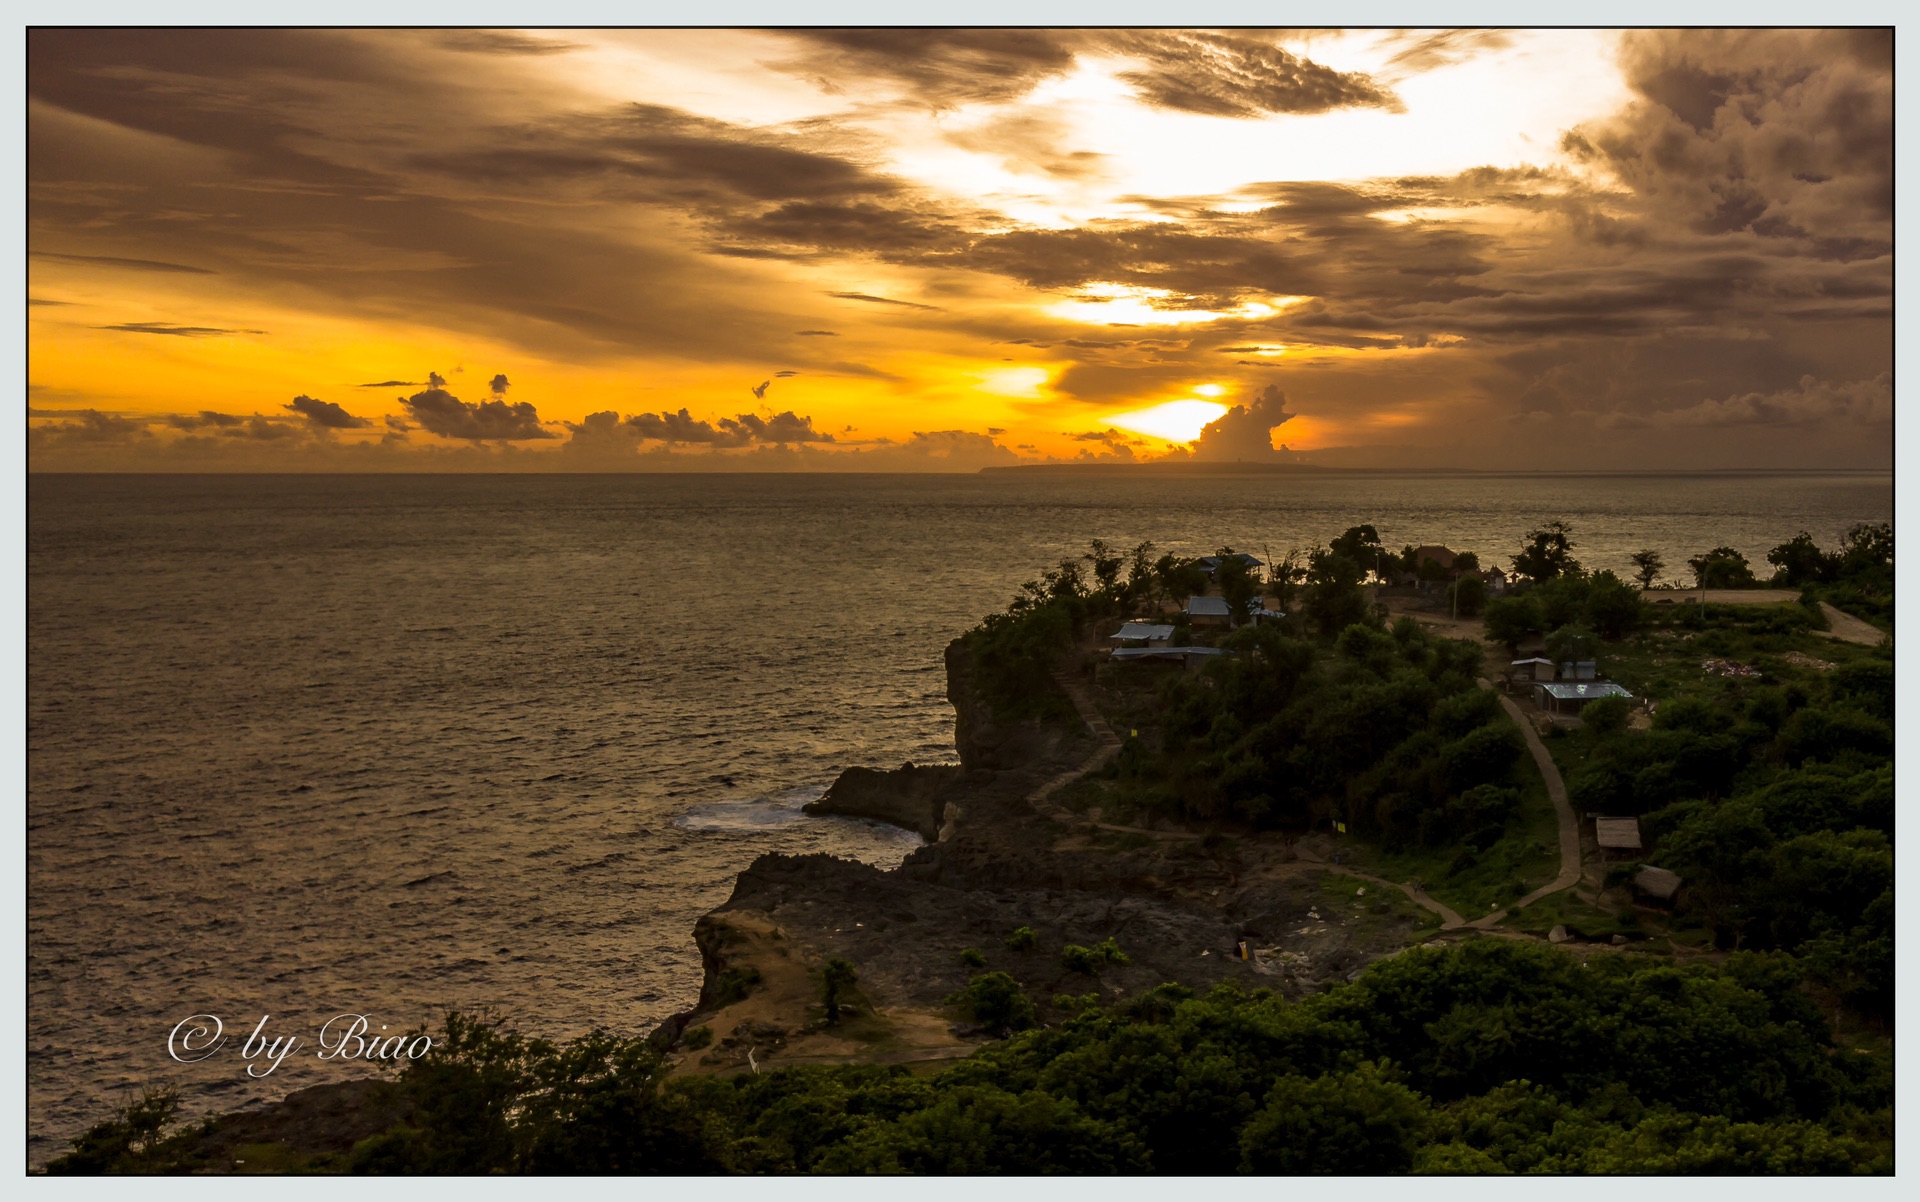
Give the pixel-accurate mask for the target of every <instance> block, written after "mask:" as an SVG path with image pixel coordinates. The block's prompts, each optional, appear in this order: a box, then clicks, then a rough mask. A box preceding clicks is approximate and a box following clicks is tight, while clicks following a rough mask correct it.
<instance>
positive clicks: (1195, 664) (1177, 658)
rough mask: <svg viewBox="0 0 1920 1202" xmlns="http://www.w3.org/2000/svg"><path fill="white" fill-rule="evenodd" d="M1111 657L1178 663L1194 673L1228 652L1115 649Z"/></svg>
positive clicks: (1148, 648) (1209, 649)
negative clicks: (1211, 660) (1210, 660)
mask: <svg viewBox="0 0 1920 1202" xmlns="http://www.w3.org/2000/svg"><path fill="white" fill-rule="evenodd" d="M1109 654H1111V656H1112V657H1113V658H1114V659H1115V660H1118V661H1120V662H1122V663H1125V662H1128V661H1144V662H1147V663H1177V664H1182V665H1184V666H1185V667H1186V669H1187V671H1189V672H1192V671H1196V670H1197V669H1199V668H1201V667H1202V666H1204V665H1205V664H1206V662H1207V661H1208V660H1209V659H1212V658H1214V657H1215V656H1219V655H1227V654H1229V653H1228V652H1226V651H1224V650H1222V649H1220V648H1219V647H1162V646H1148V647H1115V648H1114V649H1113V650H1112V652H1110V653H1109Z"/></svg>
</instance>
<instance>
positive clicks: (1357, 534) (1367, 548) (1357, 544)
mask: <svg viewBox="0 0 1920 1202" xmlns="http://www.w3.org/2000/svg"><path fill="white" fill-rule="evenodd" d="M1327 550H1329V551H1332V552H1333V553H1334V554H1335V555H1344V556H1346V557H1347V558H1348V559H1351V560H1352V561H1353V562H1355V563H1357V564H1359V565H1360V568H1361V570H1362V571H1372V570H1373V566H1374V563H1375V561H1377V560H1378V559H1379V558H1380V554H1381V549H1380V532H1379V531H1378V530H1375V529H1374V528H1373V527H1372V526H1349V527H1347V530H1346V533H1344V534H1342V535H1341V536H1340V537H1339V538H1336V539H1334V540H1333V542H1331V543H1329V544H1328V546H1327Z"/></svg>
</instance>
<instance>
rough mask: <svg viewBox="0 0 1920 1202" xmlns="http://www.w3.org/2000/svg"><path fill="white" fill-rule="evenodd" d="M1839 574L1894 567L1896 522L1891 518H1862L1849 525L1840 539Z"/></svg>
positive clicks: (1859, 573) (1852, 573)
mask: <svg viewBox="0 0 1920 1202" xmlns="http://www.w3.org/2000/svg"><path fill="white" fill-rule="evenodd" d="M1837 558H1838V559H1839V565H1838V572H1839V575H1841V576H1843V577H1845V576H1859V575H1863V574H1867V573H1878V572H1884V571H1891V570H1892V569H1893V526H1892V524H1891V523H1888V522H1871V523H1869V522H1863V523H1861V524H1860V525H1858V526H1854V527H1853V528H1851V529H1849V530H1848V531H1847V533H1846V535H1845V537H1843V538H1842V539H1841V540H1840V550H1839V552H1838V555H1837Z"/></svg>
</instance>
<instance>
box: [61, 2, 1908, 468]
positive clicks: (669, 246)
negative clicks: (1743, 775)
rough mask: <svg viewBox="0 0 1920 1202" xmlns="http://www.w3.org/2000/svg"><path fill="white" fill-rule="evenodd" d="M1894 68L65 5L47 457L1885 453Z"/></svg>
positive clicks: (745, 462) (1686, 460)
mask: <svg viewBox="0 0 1920 1202" xmlns="http://www.w3.org/2000/svg"><path fill="white" fill-rule="evenodd" d="M1891 46H1892V40H1891V34H1890V32H1889V31H1878V30H1824V31H1820V30H1815V31H1806V30H1663V31H1650V32H1642V31H1627V32H1594V31H1577V30H1529V31H1498V32H1496V31H1477V30H1442V31H1411V32H1409V31H1398V32H1391V31H1380V30H1365V31H1327V30H1312V31H1251V30H1234V31H1207V30H1166V29H1136V30H1086V29H1075V30H1044V29H1007V30H964V29H961V30H935V29H867V30H860V29H852V30H848V29H835V30H785V31H769V30H717V31H716V30H613V31H591V30H568V31H566V33H565V35H564V37H563V36H560V35H557V34H553V33H547V32H528V33H519V32H508V31H447V30H286V29H254V30H189V29H177V30H114V29H36V30H32V31H30V32H29V36H28V46H27V49H28V97H29V99H28V156H27V177H28V219H29V229H28V242H29V260H28V263H29V272H30V285H31V289H30V290H31V293H32V298H31V302H30V308H29V310H28V321H29V352H30V355H29V398H28V399H29V406H30V408H29V417H28V423H29V433H28V447H29V462H30V464H31V465H32V466H33V467H35V468H46V469H61V468H87V469H107V470H111V469H115V468H131V469H137V470H154V469H165V468H168V467H178V468H182V469H200V470H205V469H218V468H226V467H231V468H240V469H249V468H250V469H254V470H272V469H274V468H289V469H296V468H297V469H327V468H338V469H342V470H375V469H382V468H393V469H396V470H434V469H446V470H467V469H484V470H503V469H505V470H520V469H527V470H539V469H550V470H618V469H620V468H635V469H652V470H672V469H675V468H714V467H724V468H726V469H728V470H740V469H743V468H766V469H769V470H778V469H795V468H798V469H808V470H830V469H834V468H842V469H848V470H971V469H974V468H978V467H983V466H997V465H1005V464H1011V463H1019V462H1041V461H1048V460H1053V461H1103V462H1113V461H1142V460H1150V459H1156V458H1164V457H1169V456H1172V457H1192V458H1195V459H1198V460H1236V459H1238V460H1263V461H1276V460H1283V459H1286V460H1293V459H1297V460H1300V461H1305V462H1319V463H1326V464H1336V465H1337V464H1352V465H1379V466H1392V465H1405V466H1422V465H1434V466H1458V467H1501V466H1507V465H1509V464H1511V463H1512V462H1514V457H1515V456H1523V457H1527V458H1526V461H1527V462H1529V463H1534V462H1550V463H1552V464H1553V465H1555V466H1565V467H1596V468H1607V467H1620V468H1642V467H1646V468H1688V467H1701V468H1711V467H1737V466H1765V467H1791V466H1815V467H1819V466H1835V467H1888V466H1890V465H1891V456H1892V451H1891V445H1892V444H1891V439H1890V437H1889V435H1890V429H1891V423H1892V416H1893V382H1892V374H1891V373H1892V317H1891V308H1892V264H1893V258H1892V197H1893V141H1892V115H1893V88H1892V51H1891ZM369 130H377V131H378V132H377V135H375V134H370V133H369V132H368V131H369ZM469 363H472V364H483V363H484V364H489V365H504V366H506V367H507V368H508V369H509V371H510V372H511V374H512V377H513V379H514V381H516V382H517V383H514V384H512V385H510V384H509V382H508V372H507V371H501V372H498V373H497V374H495V373H494V372H492V371H491V369H489V371H487V372H481V371H480V370H479V368H478V367H475V368H474V369H472V374H469V370H468V367H467V365H468V364H469ZM423 364H438V365H440V366H439V369H438V370H435V371H432V372H426V373H422V371H421V370H420V365H423ZM422 374H425V376H426V384H425V386H424V387H422V386H421V385H420V384H418V383H416V382H415V381H417V380H418V379H419V377H420V376H421V375H422ZM489 376H491V379H489ZM364 381H378V383H371V384H369V383H365V382H364ZM753 381H765V382H764V383H761V384H759V385H758V386H757V387H751V388H748V387H747V385H749V384H750V383H751V382H753ZM403 388H404V389H407V390H409V391H406V392H400V393H398V394H397V395H396V394H395V393H394V392H393V391H391V390H396V389H403ZM509 388H511V389H512V393H513V396H514V397H515V398H516V399H514V400H511V401H510V400H508V399H507V398H508V392H509ZM382 389H386V390H390V391H388V392H387V393H386V394H385V398H384V399H382V398H381V394H380V393H379V392H378V390H382ZM743 390H745V391H751V392H752V393H753V398H752V403H753V404H754V405H755V406H756V408H755V409H753V410H752V411H748V412H742V410H743V409H744V408H745V404H743V402H746V401H747V398H746V397H745V396H744V395H743ZM463 394H464V395H463ZM774 395H777V396H778V401H779V404H778V407H777V411H776V407H775V405H774V404H773V396H774ZM323 398H334V399H323ZM1276 444H1278V445H1276ZM1283 448H1284V449H1283ZM1543 456H1544V458H1542V457H1543Z"/></svg>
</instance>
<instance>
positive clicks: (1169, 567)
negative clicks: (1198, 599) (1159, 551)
mask: <svg viewBox="0 0 1920 1202" xmlns="http://www.w3.org/2000/svg"><path fill="white" fill-rule="evenodd" d="M1153 575H1154V578H1155V579H1156V580H1158V581H1159V582H1160V592H1161V595H1162V596H1165V597H1167V598H1168V599H1170V600H1174V601H1178V600H1179V599H1180V598H1182V597H1191V596H1193V595H1194V594H1196V593H1202V592H1205V591H1206V588H1207V574H1206V573H1205V572H1204V571H1202V570H1201V568H1200V565H1199V564H1198V563H1195V562H1194V561H1193V560H1191V559H1182V558H1180V557H1179V556H1178V555H1174V554H1172V553H1171V552H1169V553H1168V554H1166V555H1162V556H1161V557H1160V558H1158V559H1156V560H1154V561H1153Z"/></svg>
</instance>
